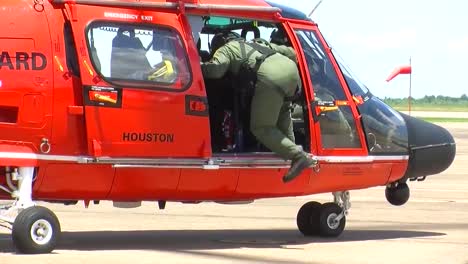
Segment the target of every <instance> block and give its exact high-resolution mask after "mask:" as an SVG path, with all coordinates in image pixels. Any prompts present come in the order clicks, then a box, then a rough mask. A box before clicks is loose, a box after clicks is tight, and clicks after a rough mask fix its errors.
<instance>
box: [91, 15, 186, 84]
mask: <svg viewBox="0 0 468 264" xmlns="http://www.w3.org/2000/svg"><path fill="white" fill-rule="evenodd" d="M87 40H88V48H89V51H90V57H91V59H92V63H93V65H94V67H95V69H96V70H97V71H99V72H100V74H101V76H103V77H104V79H105V80H107V81H109V82H110V83H116V84H119V85H126V86H130V87H132V86H137V87H147V88H162V89H171V90H183V89H184V88H186V87H187V86H188V84H189V83H190V81H191V74H190V70H189V67H188V63H187V57H186V52H185V48H184V47H183V44H182V40H181V38H180V35H179V34H178V33H177V32H176V31H175V30H173V29H170V28H167V27H158V26H143V25H134V24H117V23H106V22H97V23H93V24H91V25H90V26H89V28H88V33H87Z"/></svg>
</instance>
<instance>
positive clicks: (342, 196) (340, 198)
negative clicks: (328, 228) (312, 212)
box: [333, 191, 351, 222]
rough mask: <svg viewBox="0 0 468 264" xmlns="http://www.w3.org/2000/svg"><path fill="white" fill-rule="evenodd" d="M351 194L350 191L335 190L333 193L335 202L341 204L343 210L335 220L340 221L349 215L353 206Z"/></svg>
mask: <svg viewBox="0 0 468 264" xmlns="http://www.w3.org/2000/svg"><path fill="white" fill-rule="evenodd" d="M350 200H351V195H350V194H349V191H342V192H334V193H333V202H334V203H336V204H337V205H339V206H340V207H341V208H342V209H343V210H342V211H341V213H340V214H339V215H338V216H337V217H336V218H335V219H334V221H337V222H339V221H340V220H341V218H343V217H345V216H347V215H348V212H349V209H350V208H351V202H350Z"/></svg>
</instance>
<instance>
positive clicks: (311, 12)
mask: <svg viewBox="0 0 468 264" xmlns="http://www.w3.org/2000/svg"><path fill="white" fill-rule="evenodd" d="M322 1H323V0H320V1H318V3H317V4H316V5H315V7H314V9H312V11H310V13H309V17H311V16H312V14H313V13H314V12H315V10H316V9H317V8H318V7H319V6H320V4H321V3H322Z"/></svg>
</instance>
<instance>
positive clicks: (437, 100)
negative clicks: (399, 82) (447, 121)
mask: <svg viewBox="0 0 468 264" xmlns="http://www.w3.org/2000/svg"><path fill="white" fill-rule="evenodd" d="M384 102H385V103H386V104H388V105H390V106H391V107H393V108H395V109H397V110H408V98H385V99H384ZM411 109H412V110H415V111H457V112H468V96H467V95H466V94H463V95H462V96H460V97H459V98H457V97H449V96H443V95H438V96H434V95H426V96H424V97H423V98H419V99H415V98H411Z"/></svg>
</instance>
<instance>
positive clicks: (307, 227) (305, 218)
mask: <svg viewBox="0 0 468 264" xmlns="http://www.w3.org/2000/svg"><path fill="white" fill-rule="evenodd" d="M321 207H322V204H320V203H319V202H308V203H306V204H304V205H303V206H302V207H301V209H299V212H297V218H296V222H297V227H298V228H299V231H301V233H302V234H303V235H304V236H314V235H318V229H319V217H320V208H321Z"/></svg>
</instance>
